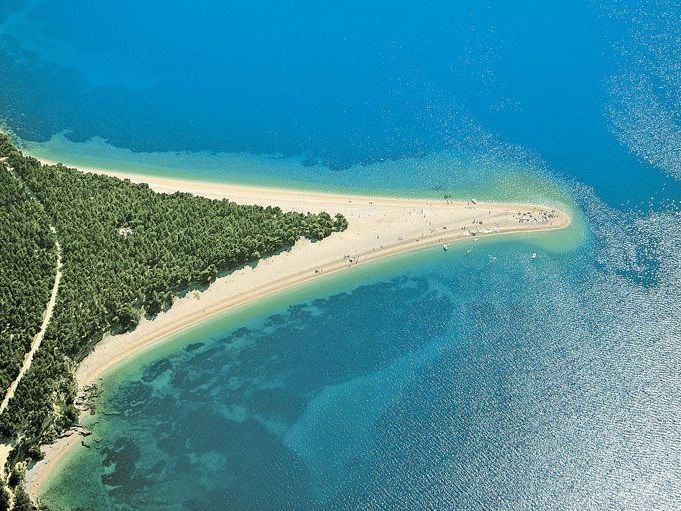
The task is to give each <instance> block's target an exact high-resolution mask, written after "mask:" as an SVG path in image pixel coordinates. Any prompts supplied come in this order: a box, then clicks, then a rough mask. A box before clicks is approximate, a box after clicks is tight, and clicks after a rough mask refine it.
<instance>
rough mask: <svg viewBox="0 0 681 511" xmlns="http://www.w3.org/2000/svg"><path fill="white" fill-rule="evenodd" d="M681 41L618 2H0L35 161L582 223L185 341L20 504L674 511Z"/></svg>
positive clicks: (116, 396) (365, 276)
mask: <svg viewBox="0 0 681 511" xmlns="http://www.w3.org/2000/svg"><path fill="white" fill-rule="evenodd" d="M679 20H681V5H680V4H679V3H678V2H654V1H640V2H634V1H628V0H582V1H575V2H540V3H537V2H527V1H520V2H513V3H511V2H503V3H502V2H480V1H460V2H444V1H438V0H433V1H428V2H412V3H407V2H401V3H398V4H395V5H392V4H387V3H384V2H366V1H361V2H359V1H345V2H326V3H321V4H320V3H318V2H310V1H301V2H294V3H275V2H264V1H255V2H249V3H233V2H221V1H217V0H204V2H201V3H197V2H186V1H182V0H167V1H166V2H163V3H159V2H147V1H141V2H140V1H137V2H133V1H132V0H119V1H117V2H112V1H104V0H99V1H96V2H92V1H90V2H86V1H85V0H61V1H60V2H50V1H48V0H9V1H6V2H3V3H2V4H1V5H0V119H2V123H3V126H4V129H6V130H9V131H11V132H12V133H14V134H15V135H16V137H18V139H20V140H21V143H22V145H23V146H24V147H25V148H26V149H27V150H28V151H29V152H31V153H32V154H35V155H38V156H42V157H45V158H50V159H54V160H61V161H64V162H68V163H73V164H79V165H91V166H102V167H108V168H113V169H118V170H132V171H136V172H141V173H147V174H159V175H168V176H181V177H185V178H192V179H202V180H213V181H237V182H242V183H257V184H267V185H273V186H282V187H291V186H297V187H305V188H310V189H323V190H337V191H353V192H360V193H373V194H376V193H380V194H386V195H387V194H390V195H402V196H432V197H438V196H441V195H443V194H445V193H451V194H456V195H460V196H464V197H469V196H471V195H474V196H476V197H479V198H489V199H505V200H532V201H546V202H551V203H555V204H560V205H562V206H563V207H566V208H569V209H570V210H571V211H573V213H574V214H575V218H576V220H577V221H576V222H575V224H574V226H573V228H572V229H571V230H570V231H569V232H567V233H558V234H555V233H554V234H537V235H533V236H516V237H507V238H503V239H501V238H500V239H497V240H485V241H481V242H478V243H475V244H468V245H466V244H461V245H459V246H458V247H456V249H455V250H450V252H449V253H447V254H444V253H443V252H442V251H441V250H436V249H431V250H425V251H422V252H418V253H415V254H412V255H408V256H402V257H398V258H393V259H390V260H386V261H383V262H380V263H375V264H372V265H367V266H366V267H358V268H356V269H355V270H353V271H351V272H348V273H346V274H343V275H338V276H334V277H331V278H328V279H326V280H320V281H319V282H318V283H315V284H314V285H311V286H307V287H302V288H298V289H296V290H294V291H290V292H288V293H285V294H283V295H280V296H277V297H275V298H272V299H268V300H265V301H263V302H261V303H258V304H256V305H253V306H250V307H248V308H246V309H244V310H241V311H239V312H238V313H235V314H231V315H226V316H223V317H218V318H215V319H213V320H211V321H209V322H207V323H205V324H203V325H201V326H200V327H197V328H194V329H191V330H189V331H186V332H183V333H182V334H180V335H177V336H176V337H174V338H173V339H172V340H169V342H168V343H166V344H165V345H163V346H162V347H159V348H158V349H155V350H154V351H152V352H148V353H146V354H144V355H143V356H142V357H140V358H139V359H137V360H132V361H129V362H128V363H127V364H125V365H123V366H120V367H118V368H116V370H115V371H114V372H112V373H111V374H110V375H109V376H108V377H107V378H106V379H105V381H104V382H103V383H102V396H101V398H100V399H99V406H98V410H99V413H97V414H96V415H95V416H93V417H92V418H91V419H90V426H91V427H92V428H93V432H94V433H93V435H92V436H91V437H89V443H90V444H91V448H89V449H87V448H79V449H78V450H76V451H74V452H73V453H72V454H71V455H70V456H69V458H68V459H67V460H65V462H64V463H63V464H62V466H61V468H60V471H59V472H58V473H57V474H56V475H55V477H54V478H53V480H52V481H51V483H50V484H49V485H48V487H47V488H46V491H45V493H44V495H43V500H44V502H46V503H48V504H50V505H51V506H52V507H54V508H56V509H164V510H165V509H190V510H208V509H216V510H218V509H220V510H221V509H244V510H255V509H262V510H283V509H301V510H302V509H305V510H307V509H361V510H364V509H389V510H392V509H405V510H413V509H438V510H439V509H474V510H490V509H523V510H524V509H566V510H567V509H570V510H572V509H579V510H587V509H599V510H600V509H612V510H615V509H617V510H620V509H626V510H649V509H675V508H677V507H678V502H681V428H679V424H681V372H680V371H679V367H681V305H679V304H681V257H679V254H680V253H681V212H680V211H679V207H680V206H681V181H680V180H681V69H680V68H679V64H678V63H679V62H681V22H680V21H679ZM532 252H537V254H538V257H537V259H535V260H532V259H531V258H530V257H529V254H531V253H532Z"/></svg>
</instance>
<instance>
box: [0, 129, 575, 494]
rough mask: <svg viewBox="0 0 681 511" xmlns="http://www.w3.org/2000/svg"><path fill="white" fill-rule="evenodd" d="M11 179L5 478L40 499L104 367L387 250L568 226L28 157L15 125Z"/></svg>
mask: <svg viewBox="0 0 681 511" xmlns="http://www.w3.org/2000/svg"><path fill="white" fill-rule="evenodd" d="M0 184H1V185H2V189H1V190H0V200H2V202H3V207H2V211H1V213H2V214H3V216H4V217H8V218H5V219H4V221H3V224H2V225H1V226H0V230H2V235H3V240H10V243H9V244H6V245H4V247H3V253H2V254H1V256H2V261H3V263H4V265H5V267H6V268H7V269H3V270H2V271H3V275H2V279H0V284H1V285H2V289H1V291H2V294H1V295H0V298H1V300H2V301H1V302H0V306H2V326H1V327H0V336H2V339H3V343H2V346H0V379H1V380H2V384H3V388H4V389H7V390H5V391H4V394H3V404H2V406H3V408H2V409H1V410H0V431H1V433H2V435H3V436H4V443H3V444H2V447H3V450H2V459H1V460H0V462H3V472H4V478H3V486H2V488H0V490H1V491H2V495H3V497H2V498H10V499H14V500H15V502H19V501H26V499H28V496H29V495H30V496H31V497H32V498H34V499H35V498H37V497H38V496H39V493H40V489H41V484H42V483H43V482H44V481H45V480H46V478H47V477H48V475H49V473H50V471H51V470H52V469H53V468H54V466H55V464H56V463H57V461H58V460H59V459H60V458H61V457H62V456H63V455H64V453H65V452H67V450H68V449H70V448H71V447H72V446H74V445H78V444H79V443H80V441H81V438H80V437H79V434H78V432H79V431H81V430H80V429H79V428H78V427H77V424H78V419H79V415H80V414H82V413H89V412H88V411H87V410H85V409H84V407H82V406H79V407H77V406H76V403H78V405H81V403H82V402H83V399H84V394H85V393H86V392H87V390H88V389H91V388H92V385H93V384H96V382H97V380H98V378H100V377H101V376H102V375H103V374H104V373H105V372H106V371H107V370H109V369H110V368H112V367H113V366H114V365H116V364H117V363H119V362H120V361H121V360H123V359H125V358H128V357H131V356H133V355H135V354H138V353H139V352H140V351H142V350H146V349H148V348H149V347H150V346H152V345H154V344H156V343H158V342H161V341H163V340H164V339H165V338H167V337H169V336H170V335H171V334H174V333H176V332H178V331H180V330H182V329H186V328H188V327H190V326H192V325H195V324H197V323H199V322H201V321H204V320H206V318H209V317H211V316H214V315H216V314H219V313H223V312H225V311H228V310H230V309H233V308H236V307H239V306H243V305H244V304H247V303H249V302H253V301H254V300H258V299H261V298H263V297H266V296H268V295H272V294H274V293H277V292H280V291H282V290H284V289H287V288H291V287H292V286H297V285H301V284H303V283H306V282H309V281H311V280H313V279H316V278H319V277H322V276H325V275H329V274H332V273H335V272H339V271H342V270H344V269H347V268H351V267H354V266H356V265H358V264H363V263H366V262H369V261H373V260H376V259H379V258H382V257H386V256H390V255H395V254H398V253H403V252H408V251H413V250H418V249H421V248H425V247H428V246H433V245H441V246H442V247H443V248H444V249H446V247H447V246H448V244H449V243H451V242H456V241H459V240H466V239H468V240H472V239H478V238H479V237H483V236H491V235H499V234H508V233H515V232H529V231H541V230H550V229H561V228H564V227H566V226H568V225H569V224H570V217H569V215H568V214H566V213H565V212H563V211H561V210H559V209H557V208H555V207H552V206H542V205H533V204H509V203H488V202H484V203H483V202H477V201H474V200H468V201H453V200H450V199H447V200H442V199H440V200H435V199H432V200H428V199H400V198H387V197H368V196H352V195H336V194H328V193H315V192H308V191H296V190H286V189H277V188H263V187H250V186H240V185H229V184H218V183H206V182H197V181H183V180H174V179H168V178H161V177H152V176H141V175H135V174H120V173H114V172H109V171H105V170H100V169H80V170H76V169H70V168H67V167H65V166H62V165H61V164H51V163H46V162H40V161H38V160H36V159H34V158H31V157H29V156H25V155H24V154H22V153H21V152H20V151H19V150H18V149H17V148H16V147H15V146H14V145H13V144H12V142H11V140H10V139H9V138H8V137H6V136H4V135H0ZM48 310H49V316H47V313H48ZM46 318H47V319H46ZM38 338H39V339H40V342H38V343H36V342H35V341H36V339H38ZM27 465H28V466H29V468H30V469H29V471H28V473H27V475H26V476H24V472H25V467H26V466H27ZM24 477H25V478H26V488H27V490H28V494H27V493H26V491H25V490H24V487H23V485H24V481H23V480H24ZM22 499H23V500H22Z"/></svg>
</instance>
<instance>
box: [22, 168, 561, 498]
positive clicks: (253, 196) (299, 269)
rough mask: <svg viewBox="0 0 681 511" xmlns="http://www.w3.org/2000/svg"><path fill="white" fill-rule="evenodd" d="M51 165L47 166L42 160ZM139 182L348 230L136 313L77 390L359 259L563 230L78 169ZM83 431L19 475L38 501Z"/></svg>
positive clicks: (431, 208) (551, 213) (412, 204)
mask: <svg viewBox="0 0 681 511" xmlns="http://www.w3.org/2000/svg"><path fill="white" fill-rule="evenodd" d="M50 163H51V162H50ZM82 170H83V171H87V172H97V173H102V174H108V175H112V176H116V177H120V178H127V179H130V180H131V181H133V182H145V183H148V184H149V186H150V187H151V188H152V189H153V190H155V191H158V192H165V193H173V192H176V191H183V192H190V193H193V194H196V195H202V196H205V197H209V198H228V199H230V200H232V201H234V202H238V203H242V204H259V205H262V206H268V205H270V206H279V207H281V208H282V209H283V210H285V211H299V212H313V213H315V212H320V211H327V212H328V213H330V214H331V215H332V216H333V215H334V214H335V213H337V212H338V213H342V214H343V215H345V217H346V218H347V220H348V222H349V227H348V229H347V230H346V231H344V232H342V233H334V234H332V235H331V236H330V237H328V238H326V239H324V240H321V241H319V242H316V243H311V242H310V241H308V240H300V241H299V242H298V243H296V245H295V246H294V247H293V248H291V249H290V250H289V251H286V252H283V253H280V254H277V255H275V256H272V257H269V258H267V259H263V260H261V261H259V262H258V264H257V265H256V266H255V267H250V266H248V267H245V268H243V269H239V270H237V271H234V272H233V273H231V274H229V275H227V276H225V277H221V278H219V279H218V280H217V281H216V282H214V283H213V284H212V285H211V286H210V287H209V288H208V289H207V290H206V291H204V292H202V293H200V295H198V297H197V295H196V294H194V293H190V294H188V295H187V296H185V297H184V298H181V299H178V300H176V301H175V304H174V305H173V307H172V308H171V309H170V310H169V311H167V312H164V313H161V314H159V315H158V316H157V317H156V318H155V319H153V320H146V319H143V320H142V321H141V322H140V324H139V326H138V327H137V329H136V330H135V331H133V332H130V333H126V334H122V335H116V336H111V335H107V336H105V337H104V339H103V340H102V341H101V342H100V343H99V344H97V346H96V347H95V349H94V350H93V352H92V353H91V354H90V355H88V356H87V357H86V358H85V360H84V361H83V362H82V363H81V364H80V366H79V368H78V370H77V373H76V379H77V382H78V386H79V388H80V389H82V388H83V387H84V386H85V385H88V384H91V383H95V382H96V381H97V379H98V378H100V377H101V376H102V375H103V374H104V373H105V372H106V371H108V370H110V369H111V368H112V367H114V366H115V365H116V364H118V363H120V362H121V361H122V360H124V359H127V358H130V357H132V356H134V355H136V354H139V353H140V352H142V351H143V350H148V349H149V348H150V347H152V346H154V345H155V344H157V343H159V342H162V341H163V340H164V339H166V338H168V337H169V336H171V335H172V334H175V333H177V332H179V331H181V330H183V329H186V328H188V327H190V326H192V325H196V324H198V323H200V322H202V321H205V320H206V319H208V318H211V317H214V316H215V315H217V314H220V313H224V312H226V311H229V310H231V309H235V308H237V307H239V306H242V305H245V304H248V303H251V302H253V301H255V300H258V299H261V298H263V297H266V296H268V295H272V294H274V293H277V292H280V291H283V290H285V289H288V288H291V287H293V286H299V285H302V284H304V283H307V282H310V281H311V280H313V279H316V278H319V277H322V276H324V275H329V274H332V273H335V272H339V271H342V270H343V269H346V268H349V267H352V266H355V265H357V264H363V263H367V262H369V261H373V260H376V259H379V258H382V257H386V256H391V255H396V254H400V253H404V252H409V251H413V250H418V249H421V248H425V247H428V246H432V245H444V244H448V243H451V242H455V241H458V240H465V239H469V240H470V239H477V238H479V237H483V236H492V235H500V234H509V233H517V232H531V231H542V230H553V229H561V228H565V227H567V226H568V225H570V222H571V219H570V216H569V215H568V214H567V213H565V212H563V211H560V210H558V209H555V208H553V207H550V206H541V205H531V204H511V203H491V202H475V203H473V202H472V201H468V202H465V201H458V202H457V201H448V202H447V201H445V200H443V199H440V200H436V199H432V200H430V199H401V198H388V197H369V196H355V195H340V194H339V195H336V194H330V193H316V192H311V191H297V190H289V189H280V188H265V187H252V186H242V185H230V184H223V183H208V182H200V181H189V180H179V179H171V178H164V177H155V176H146V175H137V174H128V173H119V172H110V171H106V170H101V169H82ZM443 252H444V249H443ZM81 440H82V437H81V436H80V435H78V434H72V435H70V436H68V437H65V438H61V439H59V440H58V441H57V442H55V443H54V444H52V445H49V446H44V447H43V451H44V452H45V459H44V460H42V461H40V462H38V463H37V464H36V465H35V466H34V467H32V468H31V469H30V470H29V472H28V474H27V478H26V484H27V489H28V492H29V494H30V495H31V497H33V498H36V497H37V496H38V495H39V493H40V490H41V485H42V484H43V483H44V482H45V481H46V480H47V479H48V478H49V476H50V474H51V471H52V470H53V469H54V468H55V467H57V466H58V463H59V461H60V460H61V459H62V458H63V456H64V455H65V454H66V453H67V452H68V450H69V449H71V448H72V447H73V446H75V445H78V444H79V443H80V442H81Z"/></svg>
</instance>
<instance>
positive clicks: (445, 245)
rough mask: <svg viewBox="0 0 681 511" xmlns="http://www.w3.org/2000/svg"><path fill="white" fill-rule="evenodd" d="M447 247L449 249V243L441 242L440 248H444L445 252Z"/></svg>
mask: <svg viewBox="0 0 681 511" xmlns="http://www.w3.org/2000/svg"><path fill="white" fill-rule="evenodd" d="M448 249H449V243H443V244H442V250H444V251H445V252H447V250H448Z"/></svg>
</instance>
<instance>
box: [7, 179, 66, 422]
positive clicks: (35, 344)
mask: <svg viewBox="0 0 681 511" xmlns="http://www.w3.org/2000/svg"><path fill="white" fill-rule="evenodd" d="M7 170H9V172H10V173H11V174H12V176H14V178H15V179H17V180H19V181H21V178H19V176H17V175H16V174H15V173H14V171H13V169H11V168H9V167H7ZM22 184H23V182H22ZM24 186H25V185H24ZM26 189H27V191H28V193H29V195H31V197H32V198H33V200H36V201H37V200H38V199H37V198H36V197H35V195H33V192H31V190H30V189H29V188H28V187H26ZM50 230H51V231H52V232H53V233H54V234H55V235H56V233H57V231H56V229H55V228H54V226H53V225H50ZM55 245H56V246H57V268H56V271H57V273H56V275H55V277H54V285H53V286H52V294H51V295H50V300H49V301H48V302H47V307H46V308H45V313H44V314H43V322H42V324H41V325H40V330H39V331H38V333H37V334H35V337H33V341H32V342H31V349H30V350H29V351H28V353H26V357H25V358H24V363H23V364H22V365H21V369H20V370H19V374H17V377H16V378H15V379H14V381H13V382H12V384H11V385H10V386H9V388H8V389H7V392H6V394H5V397H4V399H3V400H2V403H1V404H0V414H2V413H3V412H4V411H5V409H6V408H7V405H8V404H9V400H10V399H12V397H14V393H15V392H16V390H17V387H18V386H19V383H20V382H21V379H22V378H23V377H24V375H25V374H26V373H27V372H28V370H29V369H30V368H31V363H33V356H34V355H35V354H36V352H37V351H38V349H39V348H40V343H41V342H42V341H43V337H45V331H46V330H47V326H48V325H49V324H50V319H52V312H53V311H54V304H55V303H56V301H57V292H58V291H59V282H60V281H61V275H62V272H61V269H62V263H61V256H62V251H61V245H60V244H59V240H57V239H56V236H55Z"/></svg>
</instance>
